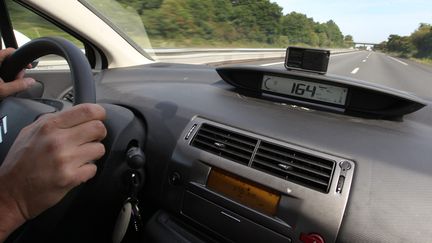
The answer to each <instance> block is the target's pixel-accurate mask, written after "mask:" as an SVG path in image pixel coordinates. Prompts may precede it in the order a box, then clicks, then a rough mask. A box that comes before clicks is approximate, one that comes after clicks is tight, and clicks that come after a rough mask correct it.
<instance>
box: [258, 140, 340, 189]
mask: <svg viewBox="0 0 432 243" xmlns="http://www.w3.org/2000/svg"><path fill="white" fill-rule="evenodd" d="M334 166H335V162H334V161H332V160H327V159H323V158H319V157H316V156H312V155H310V154H305V153H302V152H299V151H295V150H292V149H289V148H287V147H282V146H279V145H275V144H271V143H268V142H264V141H262V142H261V143H260V146H259V148H258V150H257V153H256V155H255V157H254V160H253V162H252V167H253V168H255V169H258V170H261V171H264V172H267V173H269V174H272V175H275V176H277V177H281V178H284V179H285V180H288V181H292V182H295V183H298V184H301V185H304V186H307V187H309V188H312V189H315V190H318V191H321V192H328V190H329V187H330V183H331V177H332V175H333V170H334Z"/></svg>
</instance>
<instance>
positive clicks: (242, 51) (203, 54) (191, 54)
mask: <svg viewBox="0 0 432 243" xmlns="http://www.w3.org/2000/svg"><path fill="white" fill-rule="evenodd" d="M329 50H330V52H331V53H343V52H352V51H357V50H355V49H329ZM285 51H286V49H281V48H211V49H204V48H175V49H172V48H169V49H168V48H167V49H164V48H159V49H153V51H152V53H154V54H155V56H156V57H155V59H156V61H158V62H171V63H185V64H208V65H213V66H216V65H224V64H233V63H242V62H250V61H262V60H273V59H283V58H284V57H285ZM68 68H69V67H68V65H67V63H66V61H65V60H64V59H63V58H61V57H58V56H53V55H49V56H47V57H43V58H41V59H40V62H39V65H38V67H37V69H45V70H46V69H48V70H51V69H53V70H59V69H68Z"/></svg>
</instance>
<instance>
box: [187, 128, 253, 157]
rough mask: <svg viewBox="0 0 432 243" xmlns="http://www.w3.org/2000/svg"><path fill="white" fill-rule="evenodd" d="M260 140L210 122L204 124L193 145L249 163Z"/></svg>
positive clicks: (221, 155)
mask: <svg viewBox="0 0 432 243" xmlns="http://www.w3.org/2000/svg"><path fill="white" fill-rule="evenodd" d="M257 142H258V140H257V139H254V138H251V137H247V136H244V135H242V134H239V133H236V132H233V131H229V130H226V129H222V128H219V127H216V126H212V125H209V124H202V125H201V127H200V129H199V130H198V132H197V134H196V135H195V137H194V138H193V140H192V143H191V144H192V146H194V147H197V148H200V149H202V150H204V151H207V152H210V153H212V154H216V155H218V156H220V157H223V158H226V159H229V160H232V161H235V162H237V163H240V164H244V165H248V164H249V161H250V159H251V157H252V154H253V152H254V149H255V146H256V144H257Z"/></svg>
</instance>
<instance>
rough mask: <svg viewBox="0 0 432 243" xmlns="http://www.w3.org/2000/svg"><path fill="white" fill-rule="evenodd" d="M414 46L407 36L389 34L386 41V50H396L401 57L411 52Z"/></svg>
mask: <svg viewBox="0 0 432 243" xmlns="http://www.w3.org/2000/svg"><path fill="white" fill-rule="evenodd" d="M414 49H415V47H414V45H413V44H412V42H411V39H410V37H408V36H399V35H390V36H389V38H388V41H387V50H388V51H390V52H398V53H399V54H400V55H401V56H402V57H408V56H410V55H411V54H412V52H413V51H414Z"/></svg>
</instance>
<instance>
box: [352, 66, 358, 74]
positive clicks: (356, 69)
mask: <svg viewBox="0 0 432 243" xmlns="http://www.w3.org/2000/svg"><path fill="white" fill-rule="evenodd" d="M358 70H360V68H358V67H357V68H354V70H352V72H351V73H352V74H356V73H357V72H358Z"/></svg>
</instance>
